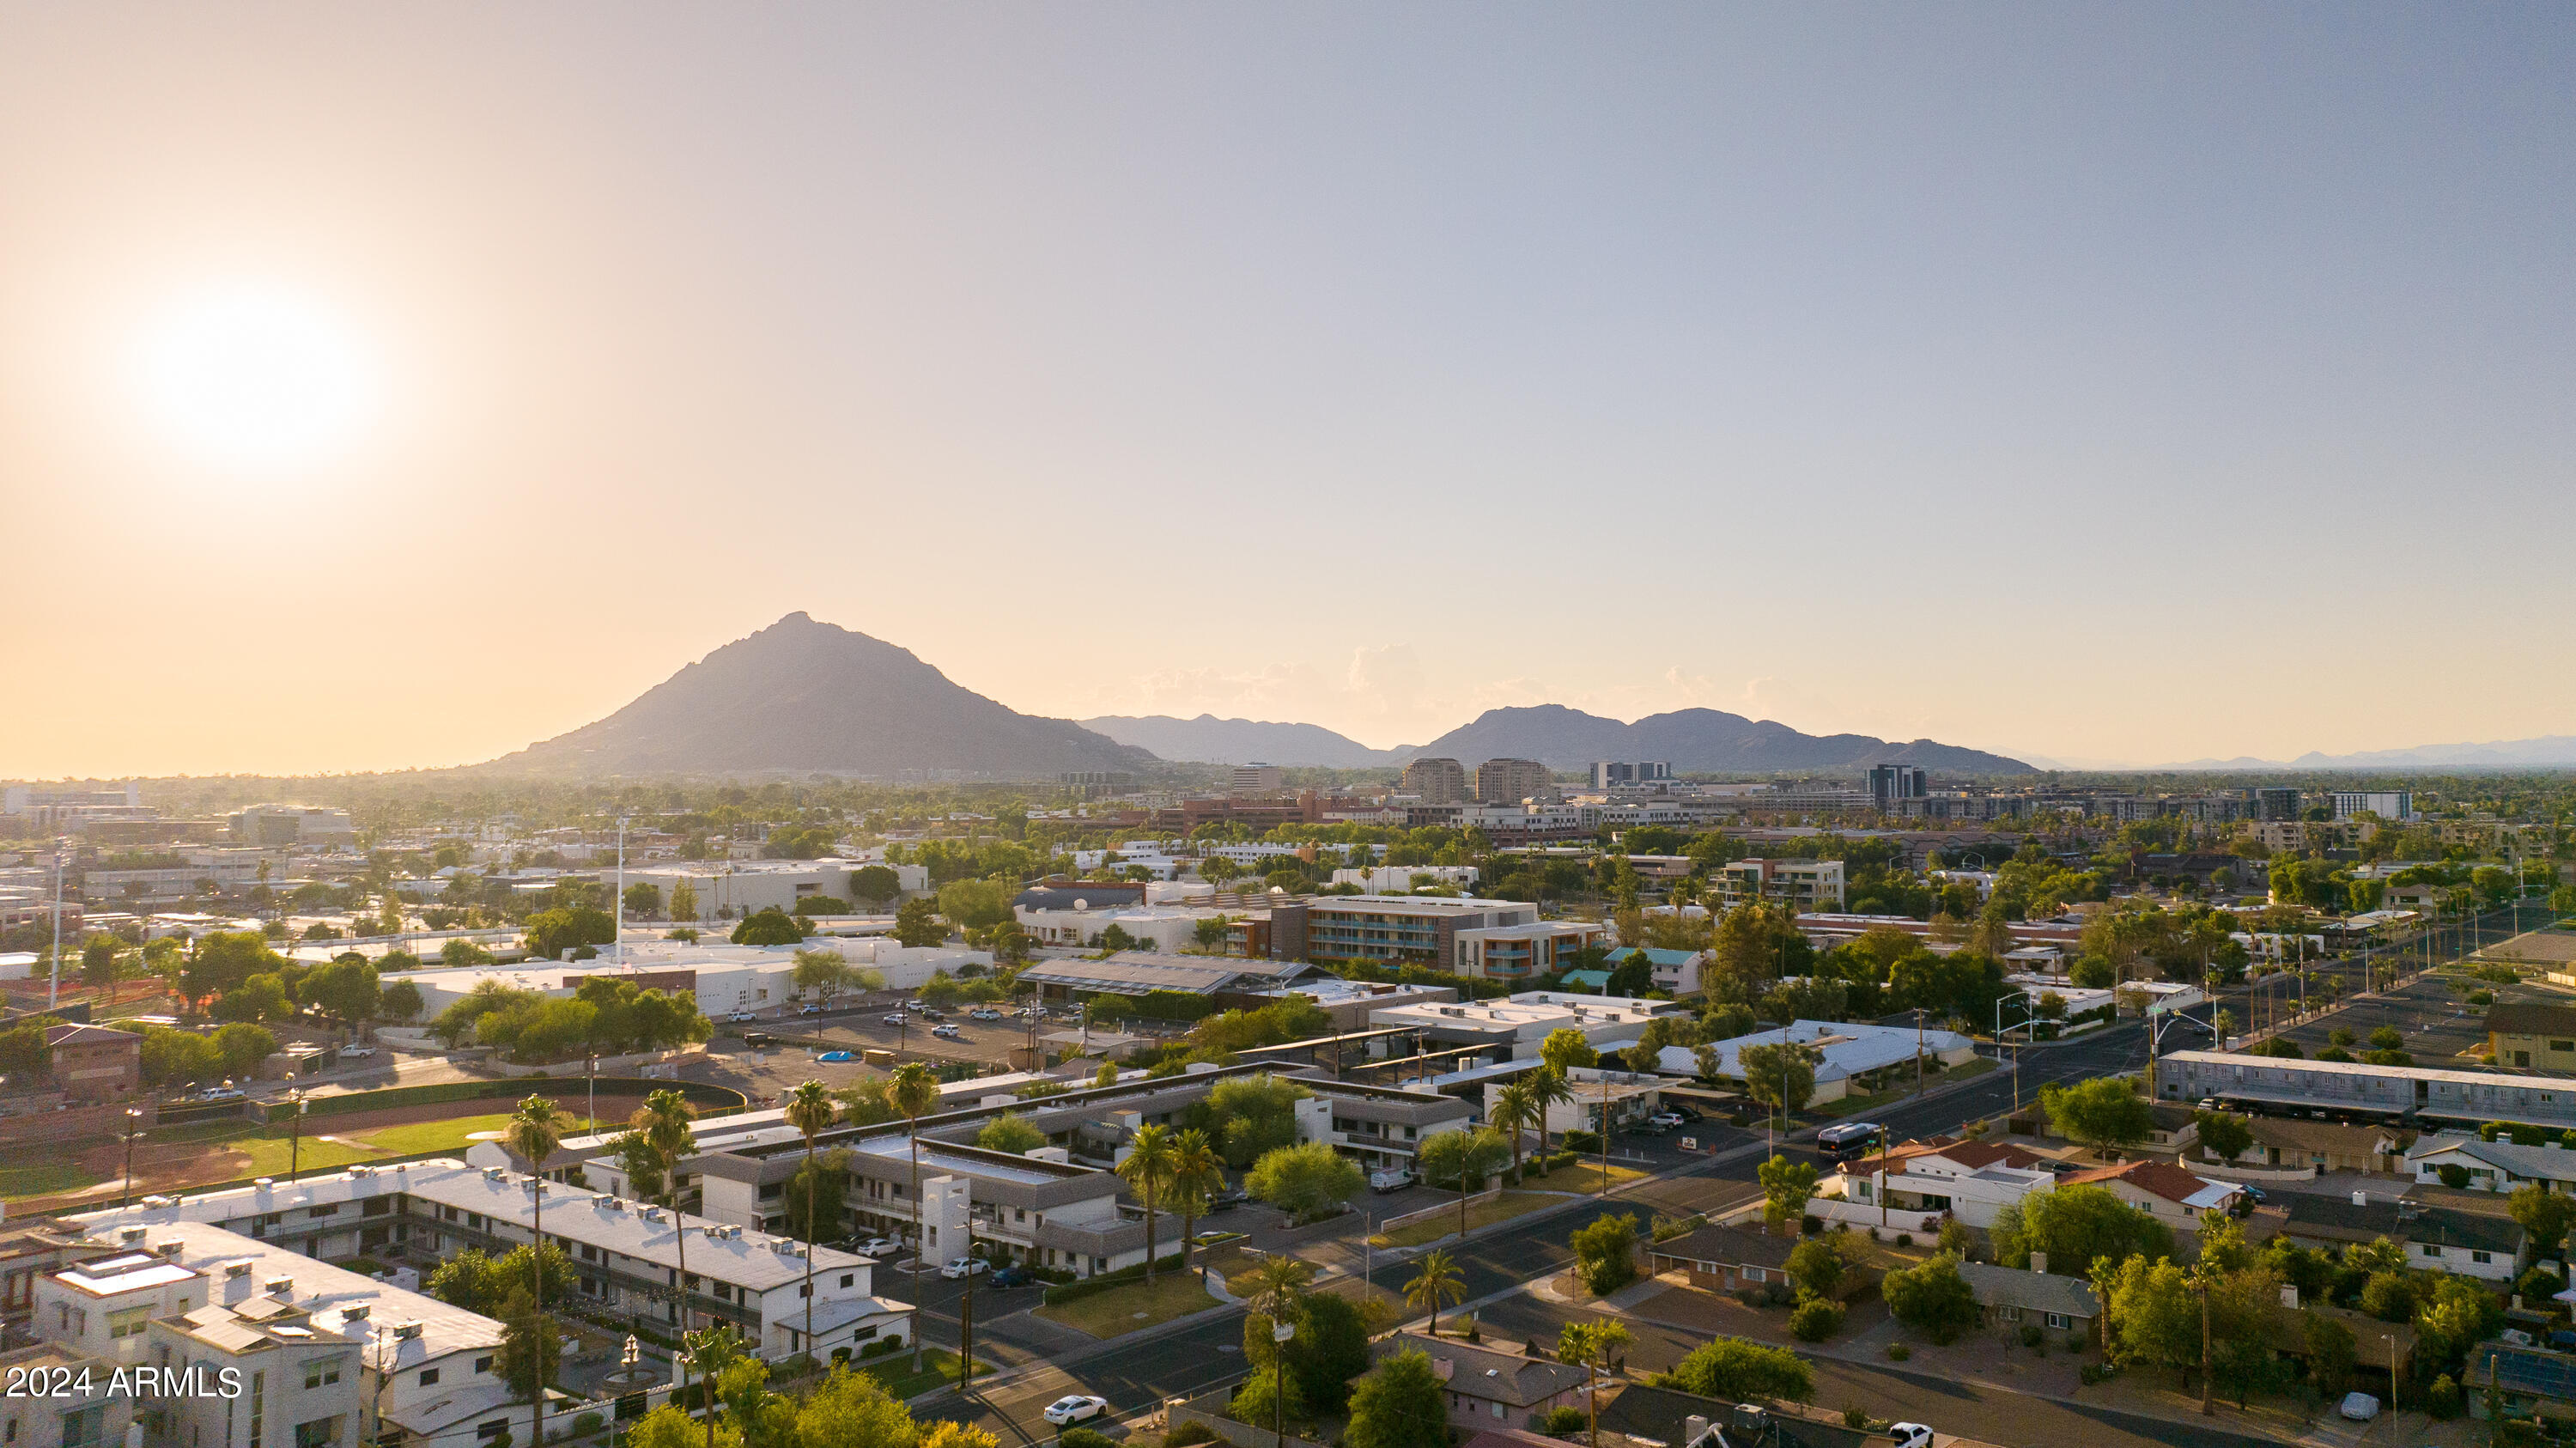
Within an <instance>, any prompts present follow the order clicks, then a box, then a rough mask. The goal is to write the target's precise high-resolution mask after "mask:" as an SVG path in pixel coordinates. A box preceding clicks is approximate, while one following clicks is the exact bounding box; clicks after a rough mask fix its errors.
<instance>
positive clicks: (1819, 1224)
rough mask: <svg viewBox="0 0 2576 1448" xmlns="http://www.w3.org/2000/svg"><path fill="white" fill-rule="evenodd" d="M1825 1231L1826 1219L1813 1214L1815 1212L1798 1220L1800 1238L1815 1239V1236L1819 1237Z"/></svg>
mask: <svg viewBox="0 0 2576 1448" xmlns="http://www.w3.org/2000/svg"><path fill="white" fill-rule="evenodd" d="M1824 1230H1825V1219H1824V1218H1822V1217H1819V1216H1817V1215H1816V1214H1815V1213H1813V1212H1810V1213H1808V1214H1807V1215H1805V1216H1803V1217H1800V1218H1799V1219H1798V1234H1799V1235H1800V1236H1803V1237H1813V1236H1816V1235H1818V1234H1819V1233H1821V1232H1823V1231H1824Z"/></svg>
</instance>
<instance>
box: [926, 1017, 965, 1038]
mask: <svg viewBox="0 0 2576 1448" xmlns="http://www.w3.org/2000/svg"><path fill="white" fill-rule="evenodd" d="M930 1034H932V1035H934V1036H937V1037H940V1038H941V1039H943V1040H949V1041H961V1040H964V1039H965V1034H964V1033H963V1032H961V1031H959V1030H958V1029H957V1027H956V1026H955V1025H954V1024H953V1023H950V1022H946V1021H943V1022H941V1023H940V1024H938V1025H935V1026H932V1027H931V1028H930Z"/></svg>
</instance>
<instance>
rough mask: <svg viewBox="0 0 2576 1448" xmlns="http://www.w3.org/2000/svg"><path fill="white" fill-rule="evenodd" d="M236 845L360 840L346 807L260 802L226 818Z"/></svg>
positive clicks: (343, 844)
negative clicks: (330, 807)
mask: <svg viewBox="0 0 2576 1448" xmlns="http://www.w3.org/2000/svg"><path fill="white" fill-rule="evenodd" d="M226 825H227V832H228V833H229V834H230V836H231V838H232V842H233V843H234V844H237V845H301V846H304V847H305V848H307V849H340V848H349V847H353V846H355V845H356V844H357V843H358V827H357V826H356V825H354V824H351V823H350V822H349V812H348V811H347V810H344V809H324V808H321V807H319V806H315V805H302V804H257V805H252V806H251V807H250V808H248V809H244V810H235V811H234V812H233V813H232V815H231V816H230V818H229V819H228V820H227V821H226Z"/></svg>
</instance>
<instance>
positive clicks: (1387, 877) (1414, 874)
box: [1332, 865, 1477, 895]
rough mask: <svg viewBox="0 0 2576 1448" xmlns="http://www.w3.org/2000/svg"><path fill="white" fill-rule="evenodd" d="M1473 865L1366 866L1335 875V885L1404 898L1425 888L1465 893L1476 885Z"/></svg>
mask: <svg viewBox="0 0 2576 1448" xmlns="http://www.w3.org/2000/svg"><path fill="white" fill-rule="evenodd" d="M1476 878H1477V876H1476V867H1475V866H1473V865H1362V866H1360V867H1358V868H1357V869H1351V868H1343V869H1339V870H1335V871H1334V872H1333V878H1332V883H1333V884H1336V885H1357V886H1359V887H1360V888H1361V889H1363V890H1366V891H1368V892H1369V893H1370V894H1373V895H1374V894H1380V893H1384V894H1391V895H1401V894H1403V893H1404V892H1406V891H1408V890H1418V889H1421V888H1422V887H1423V886H1425V885H1439V886H1446V887H1448V888H1450V889H1454V890H1463V889H1466V888H1467V887H1468V886H1470V885H1473V884H1475V883H1476Z"/></svg>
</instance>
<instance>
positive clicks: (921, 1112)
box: [886, 1061, 939, 1373]
mask: <svg viewBox="0 0 2576 1448" xmlns="http://www.w3.org/2000/svg"><path fill="white" fill-rule="evenodd" d="M886 1098H887V1100H888V1101H889V1102H890V1103H891V1104H892V1105H893V1106H894V1109H895V1110H897V1111H899V1112H901V1113H903V1119H904V1123H905V1127H906V1129H905V1131H904V1136H905V1139H906V1140H907V1141H909V1142H910V1144H911V1148H912V1194H911V1200H912V1204H913V1213H914V1216H913V1227H914V1232H915V1235H914V1237H913V1250H912V1302H913V1308H912V1329H911V1335H912V1370H913V1371H914V1372H916V1373H917V1372H920V1371H921V1361H922V1358H921V1353H922V1345H921V1257H922V1254H923V1253H924V1252H927V1251H929V1250H930V1239H929V1237H928V1235H927V1234H926V1233H923V1232H922V1231H921V1227H922V1222H921V1217H920V1211H921V1118H923V1117H925V1116H928V1115H929V1114H930V1113H931V1112H932V1111H934V1110H936V1109H937V1108H938V1106H939V1078H938V1077H937V1076H935V1075H933V1074H931V1070H930V1067H929V1066H928V1065H926V1064H924V1063H923V1062H920V1061H906V1062H905V1063H904V1064H902V1065H901V1066H898V1067H896V1068H895V1073H894V1081H893V1084H892V1085H890V1086H889V1087H888V1088H887V1090H886Z"/></svg>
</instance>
